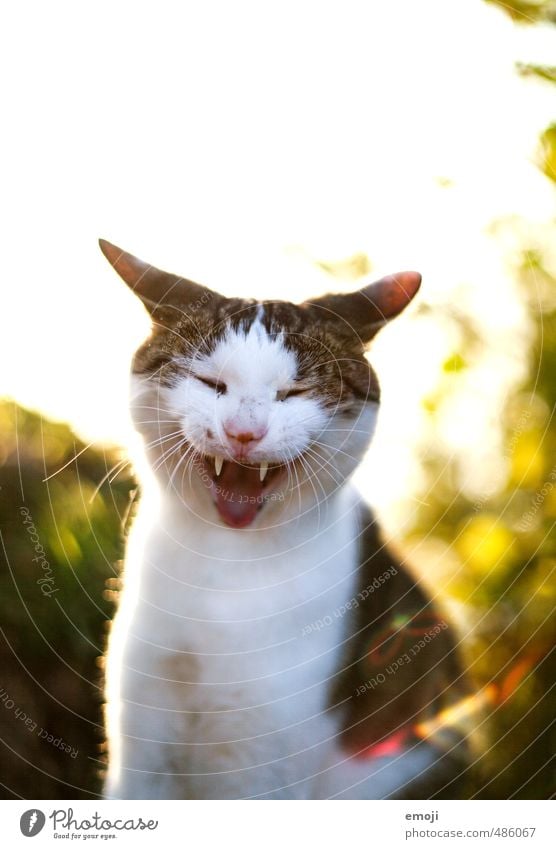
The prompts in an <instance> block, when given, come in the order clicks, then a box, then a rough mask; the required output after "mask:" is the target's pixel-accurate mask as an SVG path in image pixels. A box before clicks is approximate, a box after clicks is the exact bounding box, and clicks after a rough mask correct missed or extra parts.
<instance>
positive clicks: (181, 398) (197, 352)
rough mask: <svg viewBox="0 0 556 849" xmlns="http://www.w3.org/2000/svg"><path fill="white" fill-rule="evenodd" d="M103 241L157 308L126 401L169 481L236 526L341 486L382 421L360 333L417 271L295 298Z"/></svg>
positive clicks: (318, 501) (278, 516) (319, 498)
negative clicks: (195, 279) (222, 291)
mask: <svg viewBox="0 0 556 849" xmlns="http://www.w3.org/2000/svg"><path fill="white" fill-rule="evenodd" d="M100 246H101V249H102V251H103V253H104V255H105V256H106V257H107V259H108V260H109V262H110V263H111V264H112V265H113V266H114V268H115V269H116V271H117V272H118V273H119V274H120V276H121V277H122V278H123V279H124V280H125V282H126V283H127V284H128V285H129V286H130V288H131V289H132V290H133V291H134V292H135V294H136V295H137V296H138V297H139V298H140V299H141V301H142V302H143V304H144V305H145V307H146V308H147V310H148V311H149V313H150V315H151V319H152V332H151V335H150V336H149V338H148V339H147V340H146V341H145V342H144V343H143V344H142V345H141V347H140V348H139V349H138V351H137V352H136V354H135V357H134V360H133V368H132V376H133V377H132V382H133V386H132V402H131V406H132V415H133V418H134V421H135V424H136V427H137V428H138V430H139V431H140V433H141V434H142V436H143V438H144V440H145V446H146V450H147V454H148V457H149V460H150V463H151V466H152V468H153V469H154V471H155V473H156V474H157V477H158V479H159V481H160V482H161V484H162V486H163V488H164V491H166V492H168V493H173V494H174V495H177V496H178V497H179V498H181V499H182V500H183V504H184V509H188V510H192V511H194V512H196V513H197V514H198V515H199V516H200V517H201V516H202V517H203V518H204V519H206V520H209V521H211V520H212V521H214V522H223V523H224V524H226V525H228V526H231V527H233V528H246V527H249V526H252V525H253V526H254V527H266V526H268V525H269V524H273V523H275V522H278V521H283V520H285V519H287V518H288V517H292V516H294V515H299V514H300V513H301V512H303V511H305V510H310V509H311V508H313V507H315V506H317V505H318V506H319V507H320V506H321V505H322V503H323V502H326V501H327V499H328V498H330V497H331V496H333V494H334V493H335V492H336V491H337V490H338V488H339V487H340V486H341V485H342V484H343V483H344V482H345V480H346V478H347V477H348V476H349V475H350V474H351V473H352V472H353V471H354V469H355V468H356V466H357V465H358V463H359V462H360V460H361V459H362V457H363V455H364V453H365V451H366V449H367V447H368V445H369V442H370V440H371V438H372V435H373V432H374V427H375V422H376V415H377V409H378V403H379V386H378V381H377V378H376V375H375V373H374V371H373V370H372V368H371V366H370V365H369V363H368V361H367V359H366V357H365V348H366V345H367V344H368V343H369V342H370V340H371V339H372V338H373V336H374V335H375V334H376V332H377V331H378V330H379V329H380V327H382V326H383V325H384V324H385V322H387V321H388V320H389V319H391V318H393V317H394V316H396V315H398V313H400V312H401V311H402V310H403V309H404V307H405V306H406V305H407V304H408V303H409V301H410V300H411V299H412V298H413V297H414V295H415V294H416V292H417V290H418V288H419V285H420V281H421V277H420V275H419V274H417V273H416V272H410V271H408V272H402V273H400V274H396V275H392V276H390V277H385V278H383V279H382V280H379V281H378V282H376V283H372V284H371V285H368V286H366V287H365V288H363V289H361V290H359V291H357V292H353V293H350V294H338V295H324V296H323V297H320V298H315V299H313V300H311V301H306V302H304V303H301V304H292V303H288V302H285V301H262V302H257V301H254V300H252V301H249V300H242V299H237V298H225V297H223V296H222V295H219V294H218V293H216V292H213V291H211V290H210V289H207V288H205V287H203V286H200V285H198V284H196V283H192V282H191V281H189V280H186V279H184V278H181V277H177V276H176V275H172V274H168V273H166V272H163V271H160V270H159V269H156V268H154V267H153V266H150V265H147V264H145V263H144V262H142V261H141V260H139V259H137V258H136V257H133V256H131V255H130V254H127V253H125V252H124V251H122V250H120V248H117V247H115V246H114V245H111V244H110V243H109V242H105V241H103V240H101V242H100Z"/></svg>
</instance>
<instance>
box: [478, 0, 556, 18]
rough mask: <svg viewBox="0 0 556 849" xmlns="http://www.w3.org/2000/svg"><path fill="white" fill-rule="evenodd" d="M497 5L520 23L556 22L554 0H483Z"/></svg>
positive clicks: (555, 4)
mask: <svg viewBox="0 0 556 849" xmlns="http://www.w3.org/2000/svg"><path fill="white" fill-rule="evenodd" d="M485 2H486V3H491V4H492V5H493V6H498V7H499V8H500V9H502V10H503V11H504V12H505V13H506V14H507V15H509V16H510V17H511V18H512V20H514V21H517V22H518V23H520V24H536V23H539V22H542V21H549V22H550V23H556V3H555V2H554V0H485Z"/></svg>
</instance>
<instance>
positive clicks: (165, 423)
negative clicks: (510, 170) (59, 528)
mask: <svg viewBox="0 0 556 849" xmlns="http://www.w3.org/2000/svg"><path fill="white" fill-rule="evenodd" d="M100 245H101V249H102V251H103V253H104V255H105V256H106V257H107V259H108V260H109V261H110V263H111V264H112V265H113V266H114V268H115V269H116V271H117V272H118V273H119V274H120V276H121V277H122V278H123V279H124V281H125V282H126V283H127V284H128V285H129V286H130V287H131V289H132V290H133V291H134V292H135V294H136V295H138V296H139V298H140V299H141V300H142V302H143V304H144V305H145V307H146V308H147V310H148V311H149V313H150V315H151V317H152V332H151V335H150V336H149V338H148V339H147V340H146V342H144V343H143V344H142V345H141V347H140V348H139V350H138V351H137V352H136V354H135V358H134V361H133V369H132V400H131V408H132V415H133V419H134V422H135V426H136V428H137V430H138V431H139V432H140V434H141V435H142V437H143V440H144V454H145V458H146V460H147V462H146V463H145V464H144V468H143V469H142V470H140V477H141V485H142V497H141V503H140V506H139V509H138V514H137V516H136V518H135V520H134V523H133V526H132V529H131V533H130V537H129V540H128V544H127V553H126V560H125V571H124V576H123V587H124V588H123V592H122V596H121V601H120V606H119V610H118V613H117V616H116V619H115V622H114V625H113V628H112V632H111V636H110V641H109V649H108V658H107V712H106V713H107V729H108V746H109V769H108V776H107V782H106V788H105V793H106V796H107V797H108V798H131V799H148V798H161V799H239V798H241V799H254V798H264V799H287V798H296V799H323V798H386V797H390V798H393V797H401V798H424V797H428V796H430V795H431V794H433V793H434V794H436V795H442V794H445V795H448V796H451V795H457V792H459V791H457V790H456V784H457V780H458V774H459V772H460V770H461V766H462V765H461V761H460V760H459V756H456V754H455V752H456V749H455V748H454V745H453V741H452V740H451V739H450V740H449V741H448V743H446V742H445V741H444V744H445V745H444V748H442V747H439V746H438V744H437V742H436V741H435V742H433V741H431V740H430V739H429V740H426V739H423V738H424V737H426V734H425V733H424V732H423V728H426V724H425V722H426V720H428V719H430V718H431V717H432V716H434V715H436V714H437V713H438V711H439V710H440V709H441V708H442V707H445V706H446V705H448V704H449V703H450V702H452V701H453V700H454V699H458V698H460V697H461V694H462V692H463V685H462V683H461V682H462V676H461V670H460V668H459V665H458V661H457V658H456V650H455V644H454V640H453V636H452V633H451V628H450V627H449V626H448V624H447V623H446V621H445V620H444V619H443V617H442V616H441V615H440V614H439V612H438V611H437V609H436V608H435V607H434V606H433V604H432V603H431V601H430V599H429V598H428V597H427V596H426V594H425V593H424V592H423V590H422V589H421V588H420V587H419V586H418V585H417V583H416V582H415V581H414V579H412V577H411V575H410V573H409V571H408V570H407V568H406V567H405V565H404V564H403V563H402V562H400V560H399V559H397V558H396V557H395V556H394V555H393V554H392V553H391V552H390V551H389V550H387V549H386V548H385V546H384V545H383V543H382V542H381V540H380V534H379V531H378V529H377V526H376V523H375V521H374V519H373V517H372V514H371V513H370V511H369V509H368V508H367V507H366V506H365V505H364V504H363V503H362V502H361V499H360V496H359V495H358V494H357V492H356V491H355V489H354V488H353V487H352V486H351V485H350V483H349V478H350V476H351V474H352V472H353V471H354V470H355V468H356V467H357V465H358V463H359V462H360V460H361V459H362V457H363V455H364V453H365V451H366V450H367V447H368V445H369V442H370V440H371V437H372V435H373V431H374V428H375V422H376V417H377V410H378V404H379V386H378V381H377V378H376V376H375V374H374V372H373V370H372V368H371V367H370V365H369V363H368V361H367V359H366V357H365V347H366V345H367V344H368V343H369V342H370V340H371V339H372V337H373V336H374V335H375V333H376V332H377V330H378V329H379V328H380V327H381V326H382V325H383V324H384V323H385V322H386V321H387V320H389V319H391V318H393V317H394V316H396V315H397V314H398V313H400V312H401V310H403V309H404V307H405V306H406V305H407V304H408V303H409V301H411V299H412V298H413V297H414V295H415V294H416V292H417V290H418V288H419V285H420V279H421V278H420V275H419V274H417V273H415V272H404V273H401V274H397V275H394V276H391V277H385V278H384V279H382V280H380V281H379V282H377V283H374V284H372V285H370V286H367V287H365V288H364V289H362V290H360V291H358V292H355V293H352V294H345V295H326V296H324V297H322V298H317V299H315V300H312V301H308V302H305V303H302V304H299V305H294V304H291V303H286V302H281V301H263V302H258V301H254V300H253V301H248V300H241V299H230V298H225V297H223V296H221V295H219V294H217V293H216V292H213V291H211V290H209V289H207V288H204V287H202V286H199V285H198V284H195V283H192V282H191V281H189V280H185V279H183V278H180V277H177V276H175V275H172V274H168V273H166V272H162V271H160V270H158V269H156V268H154V267H152V266H149V265H147V264H145V263H143V262H141V261H140V260H139V259H137V258H135V257H133V256H131V255H129V254H127V253H124V252H123V251H122V250H120V249H119V248H117V247H115V246H114V245H111V244H110V243H108V242H105V241H101V242H100ZM459 748H461V747H459Z"/></svg>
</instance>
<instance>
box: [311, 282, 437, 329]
mask: <svg viewBox="0 0 556 849" xmlns="http://www.w3.org/2000/svg"><path fill="white" fill-rule="evenodd" d="M420 285H421V275H420V274H419V273H418V272H417V271H401V272H399V273H398V274H390V275H388V277H383V278H382V279H381V280H377V281H376V283H371V284H369V285H368V286H365V287H364V288H363V289H360V290H359V291H358V292H349V293H347V294H345V295H324V296H323V297H322V298H315V299H314V300H311V301H307V302H306V303H305V304H303V306H307V307H311V308H314V307H317V308H319V313H318V315H319V317H320V320H321V321H323V320H326V319H327V318H328V319H330V320H336V321H337V320H338V319H339V320H340V321H342V322H345V323H347V324H348V325H349V326H350V327H351V328H352V329H353V330H354V331H355V332H356V333H357V334H358V335H359V337H360V338H361V341H362V342H369V341H370V340H371V339H372V338H373V336H374V335H375V334H376V333H377V332H378V331H379V330H380V328H381V327H382V326H383V325H384V324H386V322H387V321H390V319H392V318H395V317H396V316H397V315H399V313H401V311H402V310H403V309H405V307H406V306H407V305H408V304H409V302H410V301H411V300H413V298H414V297H415V295H416V294H417V292H418V290H419V286H420Z"/></svg>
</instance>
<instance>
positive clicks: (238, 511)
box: [213, 463, 263, 528]
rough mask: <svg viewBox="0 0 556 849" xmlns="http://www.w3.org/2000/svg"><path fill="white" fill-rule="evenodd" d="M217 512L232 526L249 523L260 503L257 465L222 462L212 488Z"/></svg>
mask: <svg viewBox="0 0 556 849" xmlns="http://www.w3.org/2000/svg"><path fill="white" fill-rule="evenodd" d="M213 493H214V499H215V502H216V507H217V509H218V512H219V513H220V515H221V516H222V518H223V519H224V521H225V522H226V524H227V525H230V527H232V528H245V527H247V525H250V524H251V522H252V521H253V519H254V518H255V516H256V515H257V511H258V509H259V507H260V506H261V504H262V501H263V499H262V495H263V485H262V483H261V480H260V473H259V468H258V466H257V467H256V468H247V467H245V466H240V464H239V463H224V467H223V469H222V472H221V473H220V476H219V477H218V479H217V481H216V484H215V487H214V490H213Z"/></svg>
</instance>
